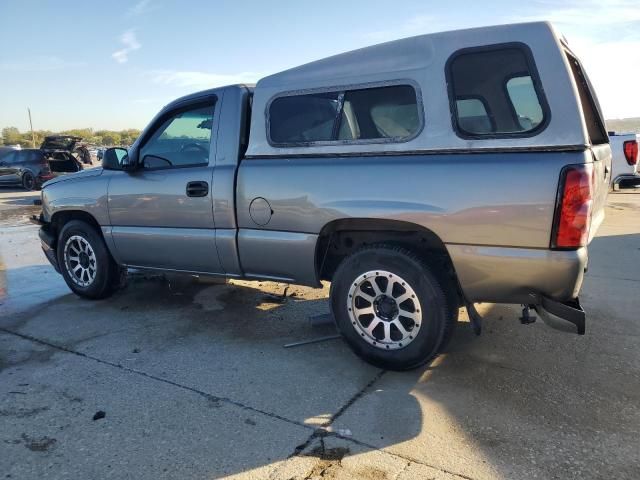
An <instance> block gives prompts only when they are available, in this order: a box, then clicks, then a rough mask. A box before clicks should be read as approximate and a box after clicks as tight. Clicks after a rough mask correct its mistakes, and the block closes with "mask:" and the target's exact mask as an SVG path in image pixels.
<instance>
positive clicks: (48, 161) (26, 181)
mask: <svg viewBox="0 0 640 480" xmlns="http://www.w3.org/2000/svg"><path fill="white" fill-rule="evenodd" d="M47 139H49V140H47ZM47 139H45V141H44V143H43V144H42V146H41V147H40V149H35V148H26V149H22V150H13V151H11V152H8V153H7V154H5V155H4V156H1V157H0V185H21V186H22V187H23V188H24V189H26V190H37V189H39V188H40V187H41V186H42V184H43V183H44V182H46V181H47V180H51V179H52V178H55V177H57V176H59V175H65V174H69V173H75V172H78V171H80V170H82V169H83V167H82V164H81V163H80V161H79V160H78V159H77V158H76V157H74V156H73V155H72V153H71V151H70V150H69V149H68V148H67V147H68V146H65V144H63V143H60V142H58V141H51V140H50V137H47Z"/></svg>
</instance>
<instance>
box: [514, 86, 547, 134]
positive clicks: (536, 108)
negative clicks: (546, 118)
mask: <svg viewBox="0 0 640 480" xmlns="http://www.w3.org/2000/svg"><path fill="white" fill-rule="evenodd" d="M507 93H508V94H509V99H510V100H511V104H512V105H513V109H514V110H515V113H516V115H517V117H518V123H519V124H520V127H521V128H522V129H523V130H525V131H526V130H532V129H534V128H536V127H537V126H538V125H540V123H542V119H543V114H542V107H541V106H540V102H539V101H538V96H537V94H536V90H535V88H534V86H533V80H531V77H530V76H529V75H525V76H522V77H513V78H510V79H509V80H508V81H507Z"/></svg>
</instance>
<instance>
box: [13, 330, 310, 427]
mask: <svg viewBox="0 0 640 480" xmlns="http://www.w3.org/2000/svg"><path fill="white" fill-rule="evenodd" d="M0 332H3V333H6V334H8V335H14V336H16V337H19V338H22V339H23V340H28V341H30V342H34V343H37V344H39V345H44V346H46V347H49V348H53V349H55V350H59V351H62V352H66V353H70V354H72V355H77V356H79V357H82V358H86V359H89V360H93V361H94V362H97V363H100V364H102V365H108V366H110V367H115V368H118V369H120V370H124V371H125V372H128V373H133V374H135V375H140V376H142V377H145V378H148V379H150V380H155V381H158V382H162V383H166V384H167V385H171V386H173V387H177V388H181V389H183V390H187V391H190V392H193V393H196V394H198V395H200V396H202V397H204V398H206V399H208V400H210V401H214V402H221V403H226V404H229V405H233V406H235V407H239V408H241V409H243V410H248V411H250V412H253V413H258V414H261V415H265V416H267V417H270V418H274V419H277V420H281V421H283V422H287V423H289V424H292V425H296V426H298V427H303V428H306V429H314V427H312V426H310V425H307V424H305V423H302V422H298V421H297V420H292V419H290V418H286V417H283V416H282V415H278V414H277V413H272V412H267V411H264V410H260V409H259V408H255V407H252V406H250V405H245V404H243V403H241V402H238V401H236V400H232V399H230V398H227V397H219V396H217V395H213V394H211V393H207V392H204V391H202V390H199V389H197V388H195V387H190V386H188V385H183V384H181V383H177V382H174V381H172V380H168V379H166V378H162V377H158V376H156V375H152V374H150V373H146V372H143V371H142V370H136V369H135V368H130V367H126V366H124V365H121V364H119V363H114V362H110V361H108V360H103V359H101V358H98V357H94V356H92V355H88V354H86V353H82V352H78V351H77V350H73V349H71V348H68V347H65V346H62V345H56V344H54V343H51V342H48V341H46V340H42V339H39V338H36V337H33V336H31V335H27V334H24V333H18V332H13V331H11V330H8V329H6V328H4V327H0Z"/></svg>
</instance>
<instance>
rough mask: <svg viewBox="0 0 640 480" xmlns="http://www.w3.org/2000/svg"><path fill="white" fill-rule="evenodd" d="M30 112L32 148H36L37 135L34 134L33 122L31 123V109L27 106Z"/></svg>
mask: <svg viewBox="0 0 640 480" xmlns="http://www.w3.org/2000/svg"><path fill="white" fill-rule="evenodd" d="M27 112H29V126H30V127H31V148H36V136H35V135H34V134H33V123H31V109H30V108H29V107H27Z"/></svg>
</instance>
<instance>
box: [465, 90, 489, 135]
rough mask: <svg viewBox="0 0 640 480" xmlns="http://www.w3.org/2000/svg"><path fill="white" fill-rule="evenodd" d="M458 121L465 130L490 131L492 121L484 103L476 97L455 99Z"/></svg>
mask: <svg viewBox="0 0 640 480" xmlns="http://www.w3.org/2000/svg"><path fill="white" fill-rule="evenodd" d="M456 106H457V109H458V123H459V125H460V128H462V129H463V130H465V131H467V132H476V133H491V132H492V131H493V121H492V120H491V117H489V113H488V112H487V109H486V107H485V106H484V103H482V100H480V99H478V98H464V99H462V100H456Z"/></svg>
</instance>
